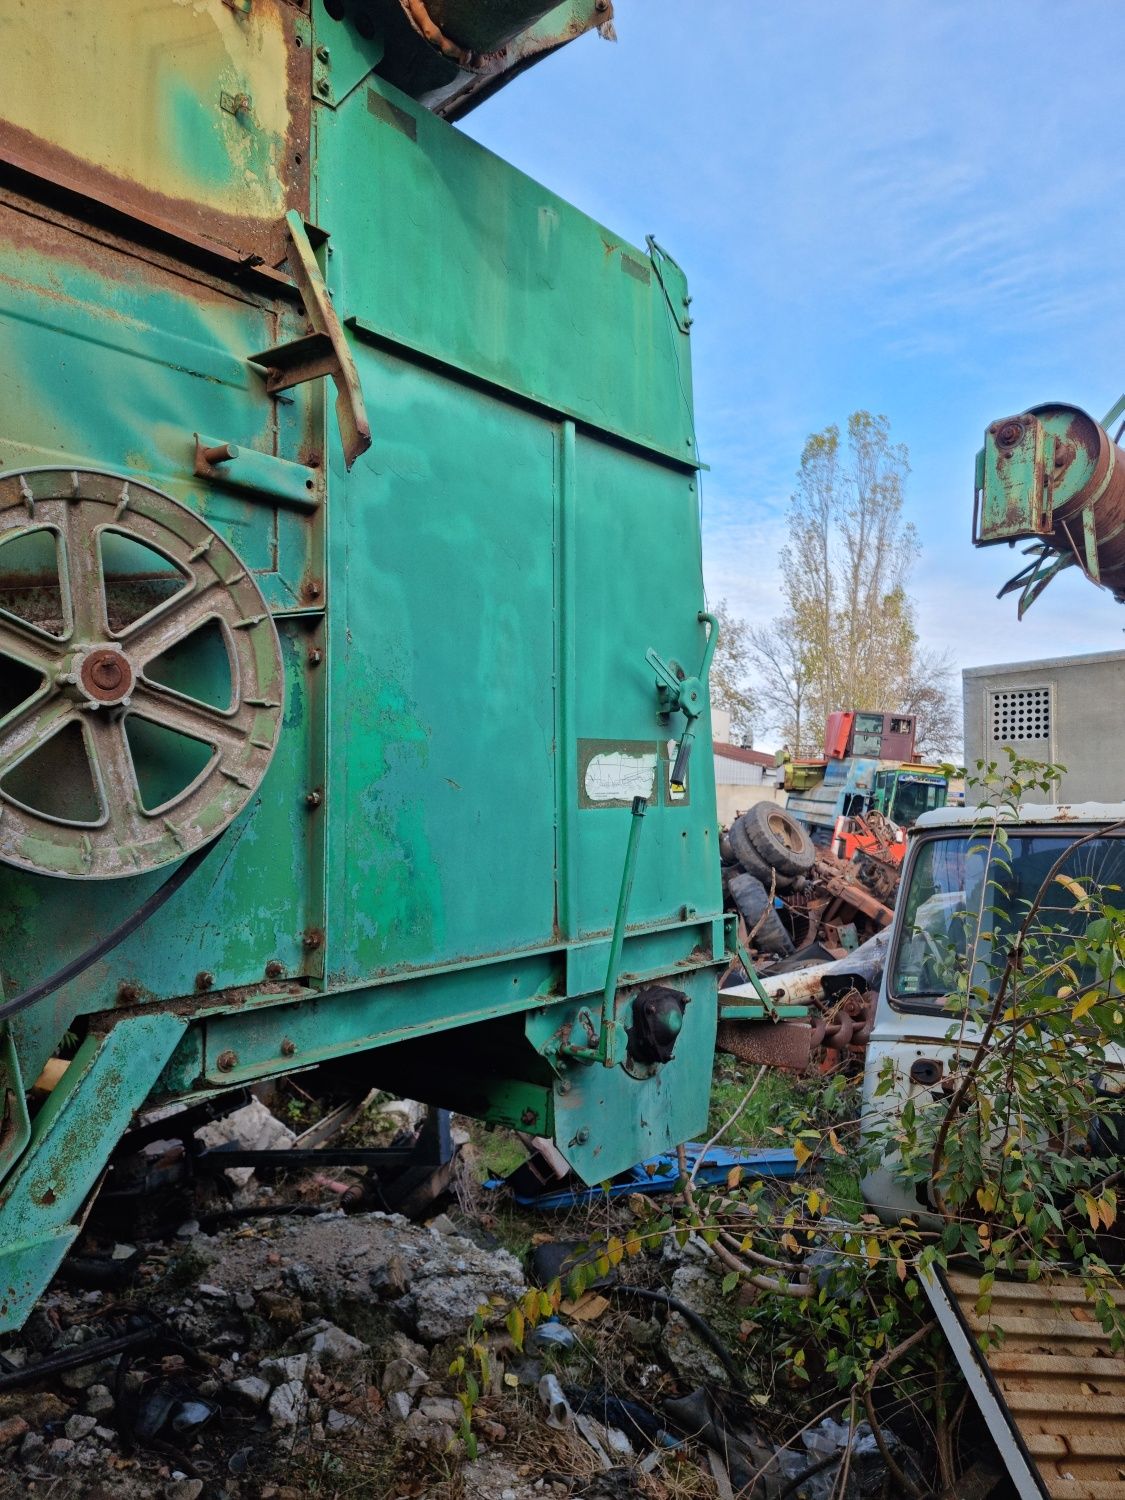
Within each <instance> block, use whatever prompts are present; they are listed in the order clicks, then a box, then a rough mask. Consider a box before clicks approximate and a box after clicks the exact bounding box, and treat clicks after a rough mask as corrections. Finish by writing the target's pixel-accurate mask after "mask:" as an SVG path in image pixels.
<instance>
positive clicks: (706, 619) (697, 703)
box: [645, 609, 719, 792]
mask: <svg viewBox="0 0 1125 1500" xmlns="http://www.w3.org/2000/svg"><path fill="white" fill-rule="evenodd" d="M698 618H699V621H700V623H701V624H704V625H707V626H708V627H709V629H708V632H707V644H706V645H705V646H704V648H703V662H702V664H701V666H700V668H699V673H698V675H697V676H695V677H688V676H686V675H685V674H684V672H683V671H682V669H680V668H679V667H678V666H677V663H675V662H671V663H669V662H666V661H664V660H663V658H662V657H659V656H658V655H657V654H656V652H655V651H654V650H653V649H652V647H651V646H650V647H649V649H648V650H647V651H646V652H645V661H647V662H648V664H649V666H650V667H652V669H653V671H654V672H655V673H656V677H657V682H656V691H657V692H658V693H659V695H660V702H661V708H662V711H663V712H665V713H672V712H674V710H676V709H677V708H678V709H679V710H680V712H681V713H682V714H683V716H684V718H685V719H686V721H687V722H686V723H685V725H684V730H683V733H682V734H681V736H680V743H679V745H678V746H677V748H676V759H675V762H674V764H673V766H672V775H671V785H672V790H673V791H674V792H682V791H683V790H684V787H685V786H686V784H687V768H688V761H689V760H690V759H691V748H692V745H693V744H694V743H695V722H696V720H697V719H698V718H699V716H700V714H701V713H702V712H703V710H704V708H705V707H706V706H707V700H708V691H707V679H708V676H709V675H710V671H711V660H712V658H713V657H714V655H715V647H716V646H717V645H718V644H719V622H718V620H717V619H716V617H715V616H714V615H713V614H710V613H709V612H708V611H707V610H703V609H701V610H700V611H699V616H698Z"/></svg>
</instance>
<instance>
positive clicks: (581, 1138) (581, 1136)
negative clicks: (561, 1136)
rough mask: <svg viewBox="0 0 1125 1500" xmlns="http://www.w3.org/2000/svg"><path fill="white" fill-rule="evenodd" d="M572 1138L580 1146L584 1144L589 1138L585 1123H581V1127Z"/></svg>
mask: <svg viewBox="0 0 1125 1500" xmlns="http://www.w3.org/2000/svg"><path fill="white" fill-rule="evenodd" d="M574 1139H575V1140H576V1141H577V1142H578V1144H579V1145H580V1146H584V1145H585V1144H586V1142H587V1141H588V1140H589V1139H590V1132H589V1131H588V1130H587V1129H586V1127H585V1125H583V1127H582V1129H581V1130H580V1131H579V1132H578V1134H577V1135H576V1136H575V1137H574Z"/></svg>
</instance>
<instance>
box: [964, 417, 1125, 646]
mask: <svg viewBox="0 0 1125 1500" xmlns="http://www.w3.org/2000/svg"><path fill="white" fill-rule="evenodd" d="M1123 415H1125V396H1122V397H1121V399H1120V400H1119V401H1118V402H1117V403H1116V405H1115V406H1114V407H1113V408H1112V409H1111V410H1110V411H1109V412H1108V413H1107V415H1106V416H1105V418H1104V419H1103V420H1102V421H1101V422H1097V421H1095V419H1094V418H1093V417H1091V416H1089V415H1088V414H1087V413H1086V412H1084V411H1081V410H1080V409H1079V408H1078V407H1077V406H1064V405H1061V404H1060V403H1058V402H1051V403H1049V404H1047V405H1044V406H1035V407H1032V408H1031V409H1030V410H1029V411H1025V412H1021V413H1020V414H1019V415H1018V416H1014V417H1003V418H1001V419H1000V420H999V421H997V422H993V423H991V424H990V425H989V427H988V430H987V431H986V433H985V435H984V447H983V448H982V449H981V450H980V452H979V453H978V454H977V472H976V485H975V500H974V507H973V542H974V544H975V545H976V546H978V547H986V546H990V545H993V544H995V543H998V542H1007V543H1008V545H1009V546H1014V545H1015V544H1016V542H1018V541H1026V542H1027V543H1028V546H1027V548H1026V549H1025V551H1026V553H1027V554H1028V555H1029V556H1030V558H1031V561H1030V562H1029V563H1027V564H1026V565H1025V566H1024V567H1023V568H1022V569H1021V570H1020V571H1019V572H1018V573H1017V574H1015V576H1014V577H1012V578H1010V579H1009V580H1008V582H1007V583H1006V584H1005V585H1004V587H1003V588H1002V589H1001V590H1000V597H1003V596H1004V595H1005V594H1009V593H1018V594H1019V601H1018V609H1019V617H1020V618H1021V619H1022V618H1023V615H1024V612H1025V611H1026V610H1027V609H1028V607H1029V606H1030V605H1031V604H1033V603H1034V602H1035V600H1036V599H1037V598H1038V597H1039V595H1040V594H1041V593H1042V592H1043V590H1044V589H1045V588H1046V587H1047V585H1048V583H1050V581H1051V579H1052V578H1054V577H1055V575H1056V574H1057V573H1059V572H1060V571H1061V570H1062V569H1063V568H1068V567H1078V568H1080V569H1081V570H1082V572H1083V573H1084V574H1085V575H1086V577H1087V578H1089V580H1090V581H1091V583H1096V584H1098V586H1099V587H1101V588H1107V589H1109V590H1110V591H1111V592H1112V593H1113V596H1114V598H1116V599H1118V600H1122V599H1125V451H1122V449H1121V448H1119V447H1118V446H1117V439H1118V438H1120V437H1121V435H1122V431H1123V430H1125V423H1123V424H1122V426H1120V427H1118V429H1117V432H1116V434H1115V436H1114V437H1110V435H1109V432H1108V430H1107V429H1109V428H1111V427H1113V426H1114V424H1115V423H1117V422H1119V421H1120V420H1121V418H1122V416H1123Z"/></svg>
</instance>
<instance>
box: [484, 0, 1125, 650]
mask: <svg viewBox="0 0 1125 1500" xmlns="http://www.w3.org/2000/svg"><path fill="white" fill-rule="evenodd" d="M615 3H616V12H617V32H618V37H619V40H618V41H617V43H616V44H610V43H607V42H605V41H602V40H601V39H600V38H598V37H596V36H588V37H585V38H583V39H582V40H580V41H579V42H576V43H574V44H572V45H571V46H569V47H567V48H564V49H563V50H562V51H561V52H560V53H557V54H556V55H555V56H553V57H551V58H549V59H547V60H546V61H545V62H544V63H542V64H541V65H539V66H538V67H536V68H534V69H532V70H531V71H530V72H528V73H526V74H525V75H524V76H523V77H522V78H519V79H517V80H516V81H515V82H514V83H513V84H511V85H510V86H509V87H508V88H506V89H505V90H504V91H503V92H502V93H501V94H500V95H499V96H497V97H496V98H494V99H493V100H491V101H489V102H488V103H487V104H485V105H484V106H482V107H481V108H480V109H479V110H477V111H476V112H475V113H473V114H472V115H470V116H469V117H468V118H467V119H466V120H465V121H464V125H463V128H464V129H466V130H467V132H468V133H469V134H471V135H473V136H475V137H476V138H477V139H478V140H480V141H482V142H483V143H484V144H485V145H487V146H488V147H490V148H491V149H492V150H494V151H496V152H497V153H498V154H499V155H501V156H504V157H505V158H506V159H507V160H509V161H512V162H514V163H515V164H516V165H517V166H519V167H521V168H522V169H523V170H524V171H526V172H528V173H530V174H531V175H532V176H533V177H536V178H538V179H539V180H540V181H543V182H545V183H547V184H548V185H549V186H550V187H551V188H553V189H554V190H555V191H557V192H559V193H561V194H562V195H563V196H564V197H566V198H568V199H569V200H570V201H571V202H573V203H575V204H576V205H578V206H579V207H581V208H583V209H584V210H586V211H587V212H588V213H590V214H592V215H593V216H594V217H595V218H597V219H599V220H601V221H603V222H604V223H606V224H608V225H609V226H610V227H612V228H613V229H614V230H615V231H617V232H618V233H620V234H624V235H626V236H628V237H629V238H630V239H632V240H633V241H634V242H635V243H637V244H643V243H644V236H645V234H646V233H648V232H651V233H654V234H655V235H656V237H657V239H659V240H660V242H661V243H662V244H663V245H665V246H666V247H667V248H668V250H669V251H670V252H671V253H672V254H673V255H675V257H676V258H677V260H679V261H680V263H681V264H682V265H683V266H684V268H685V270H686V271H687V274H688V277H689V281H690V284H691V291H692V294H693V298H694V301H693V304H692V313H693V315H694V318H695V325H694V327H693V330H692V343H693V368H694V377H695V399H696V414H697V426H698V431H699V440H700V448H701V452H702V454H703V457H704V459H705V460H706V461H707V462H708V463H709V464H710V465H711V472H710V473H709V474H708V475H706V476H705V482H704V569H705V578H706V583H707V588H708V592H709V594H710V596H711V597H712V598H717V597H719V596H721V595H725V596H726V597H727V599H728V601H729V602H730V604H731V605H732V607H733V608H734V609H735V610H736V611H737V612H738V613H740V614H742V615H744V616H745V617H747V618H749V619H751V620H755V621H757V620H768V619H770V618H771V617H772V616H774V615H775V614H777V613H778V611H779V608H780V595H779V590H778V586H779V574H778V568H777V563H776V555H777V551H778V549H779V547H780V546H781V545H782V543H783V541H784V532H785V528H784V514H785V506H786V501H787V498H788V495H789V493H790V490H791V488H792V483H793V475H794V471H795V470H796V467H797V463H798V460H799V457H800V452H801V447H802V443H803V441H804V438H805V436H806V435H807V434H808V433H809V432H811V431H814V430H816V429H819V428H822V427H824V426H825V425H827V424H828V423H829V422H838V423H839V424H840V425H841V426H842V425H843V423H844V421H845V419H846V417H847V415H848V413H849V412H850V411H852V410H854V409H856V408H858V407H866V408H868V409H870V410H872V411H877V412H883V413H885V414H886V415H887V416H888V417H889V418H890V421H891V427H892V432H893V434H894V436H895V438H896V439H897V440H899V441H902V442H905V443H906V445H907V446H908V448H909V450H910V457H911V468H912V473H911V477H910V481H909V485H908V491H907V495H908V499H907V511H908V514H909V516H910V518H911V519H913V520H914V522H915V523H916V525H917V527H918V529H919V532H920V534H921V538H922V543H923V551H922V555H921V558H920V560H919V562H918V565H917V567H916V570H915V573H914V577H913V583H912V592H913V594H914V596H915V599H916V601H917V604H918V616H919V625H920V628H921V634H922V637H923V639H924V640H925V641H926V642H928V643H932V644H934V645H937V646H942V647H947V648H948V649H949V650H950V652H951V654H952V656H953V658H954V660H955V662H956V664H957V665H958V666H970V665H977V664H980V663H983V662H995V661H1005V660H1026V659H1030V658H1033V657H1037V656H1047V655H1056V654H1059V653H1064V652H1081V651H1098V650H1109V649H1115V648H1117V647H1125V638H1123V636H1122V630H1123V628H1125V610H1123V609H1122V608H1121V606H1120V605H1115V604H1114V603H1113V601H1112V600H1111V599H1110V598H1109V596H1108V595H1106V594H1104V593H1101V592H1099V591H1097V590H1095V589H1094V588H1093V587H1092V586H1091V585H1090V584H1089V583H1087V582H1086V581H1085V580H1084V579H1082V578H1081V577H1080V576H1078V575H1077V573H1076V572H1073V573H1070V574H1064V575H1063V576H1062V577H1060V578H1059V579H1056V580H1055V581H1054V582H1053V583H1052V584H1051V585H1050V587H1049V588H1048V589H1047V591H1046V593H1045V594H1044V595H1043V596H1042V598H1041V599H1040V600H1039V601H1038V603H1036V604H1035V605H1034V607H1033V608H1032V610H1031V611H1030V613H1029V615H1028V616H1027V617H1025V619H1024V621H1023V622H1022V624H1017V622H1016V617H1015V604H1014V601H1013V600H1012V599H1011V598H1008V599H1005V600H1002V601H997V600H996V599H995V597H994V596H995V593H996V590H997V589H998V588H999V586H1000V584H1001V583H1002V582H1003V581H1004V580H1005V579H1006V578H1007V577H1009V576H1010V574H1011V573H1013V572H1015V571H1016V568H1017V566H1018V565H1019V556H1018V554H1015V553H1011V552H1009V551H1008V550H1007V549H1006V548H992V549H988V550H986V551H976V550H975V549H974V548H973V547H972V546H971V544H970V541H969V528H970V516H971V500H972V475H973V458H974V454H975V453H976V450H977V448H978V447H979V446H980V442H981V437H982V434H983V431H984V428H985V426H986V424H987V423H988V422H989V421H991V420H993V419H994V418H996V417H999V416H1005V415H1008V414H1009V413H1010V412H1013V411H1021V410H1023V409H1025V408H1026V407H1027V406H1032V405H1036V404H1038V403H1039V402H1042V401H1047V400H1064V401H1072V402H1075V403H1077V404H1078V405H1082V406H1086V407H1087V408H1088V409H1089V410H1090V411H1091V412H1092V413H1093V414H1094V415H1095V416H1097V417H1099V418H1100V417H1101V416H1102V415H1104V413H1105V412H1106V410H1108V408H1109V407H1110V406H1111V405H1112V403H1113V401H1114V400H1115V399H1116V398H1117V396H1118V395H1119V394H1120V393H1121V392H1122V390H1125V291H1123V290H1122V288H1121V286H1120V285H1119V262H1118V257H1119V254H1120V251H1121V244H1122V233H1121V231H1122V220H1123V214H1125V148H1123V147H1122V144H1121V141H1120V105H1121V99H1122V86H1121V78H1120V74H1121V55H1122V51H1121V40H1122V29H1121V21H1122V18H1123V15H1125V11H1123V10H1122V7H1121V5H1120V4H1119V3H1115V4H1114V3H1103V0H1083V3H1082V4H1081V5H1078V4H1068V5H1064V6H1059V5H1057V4H1047V3H1043V0H1019V3H1017V0H1008V3H1003V4H1000V3H988V0H985V3H980V0H976V3H971V4H970V3H963V0H947V3H943V4H940V5H933V4H929V5H921V4H913V3H906V0H897V3H889V0H865V3H863V4H861V5H839V4H838V3H837V4H830V3H827V0H789V3H773V4H765V3H759V0H692V3H685V0H615Z"/></svg>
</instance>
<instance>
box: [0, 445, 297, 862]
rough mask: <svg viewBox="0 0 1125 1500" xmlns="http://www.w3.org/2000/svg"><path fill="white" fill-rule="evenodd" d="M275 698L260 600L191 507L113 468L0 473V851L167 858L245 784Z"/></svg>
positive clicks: (268, 741)
mask: <svg viewBox="0 0 1125 1500" xmlns="http://www.w3.org/2000/svg"><path fill="white" fill-rule="evenodd" d="M282 697H283V672H282V662H281V649H280V645H279V642H278V637H277V631H276V629H275V628H274V624H273V621H272V619H271V618H270V615H269V610H268V608H267V606H266V603H265V600H264V599H263V598H262V595H261V592H260V591H259V589H258V586H257V584H256V583H255V582H254V579H253V578H252V576H251V575H250V573H249V572H248V570H247V568H246V567H245V565H244V564H243V563H242V561H241V560H240V558H239V557H238V555H237V553H235V552H234V551H233V549H232V548H231V547H229V546H228V545H227V543H226V542H224V541H223V540H222V538H221V537H220V536H219V535H218V533H217V532H215V531H214V530H213V529H212V528H211V527H210V526H209V525H208V524H207V522H206V521H205V520H204V519H203V518H202V516H200V515H198V514H196V512H195V511H193V510H190V509H189V508H188V507H187V506H185V505H181V504H180V503H179V502H178V501H176V500H173V499H171V498H170V497H169V496H168V495H165V494H162V493H161V492H160V491H159V490H155V489H152V488H151V487H150V486H148V485H144V484H138V483H137V482H136V481H135V480H132V479H125V478H123V477H121V476H120V475H113V474H104V473H94V472H90V471H87V470H81V469H79V470H73V469H61V468H60V469H27V470H24V471H22V472H20V473H9V474H4V475H0V860H4V861H5V862H7V863H10V864H14V865H18V866H20V867H21V868H23V869H27V870H34V871H37V872H39V873H41V874H44V875H57V876H65V877H69V878H72V879H106V878H111V877H115V876H123V875H138V874H142V873H144V872H145V871H147V870H154V869H157V868H158V867H159V866H161V865H164V864H168V863H169V862H171V861H173V860H176V859H181V858H182V857H183V856H184V855H185V854H187V853H189V852H190V851H191V850H192V849H194V848H196V847H197V846H198V845H200V844H202V843H205V842H206V841H207V840H208V839H211V838H214V837H215V836H216V835H217V834H218V833H220V832H221V831H222V829H224V828H225V827H226V826H227V824H228V823H229V822H230V821H231V819H232V818H234V817H236V816H237V814H238V813H239V811H240V810H241V809H242V808H243V807H244V806H245V805H246V803H247V801H248V800H249V798H250V797H251V796H252V795H253V793H254V791H255V789H256V788H257V786H258V784H259V783H260V781H261V779H262V777H263V776H264V775H265V772H266V769H267V767H268V766H269V763H270V759H271V757H272V755H273V751H274V747H275V745H276V743H277V735H278V731H279V728H280V724H281V712H282Z"/></svg>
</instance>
